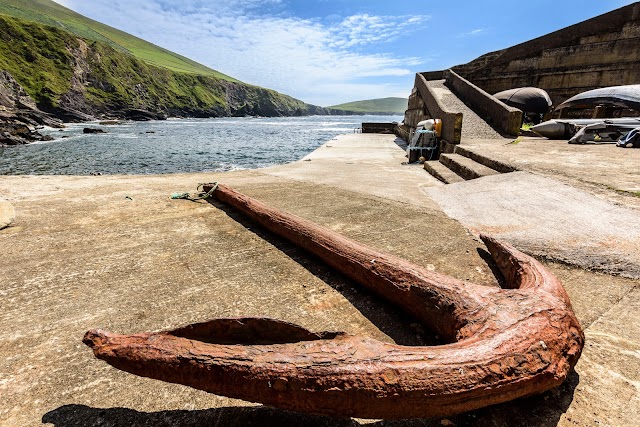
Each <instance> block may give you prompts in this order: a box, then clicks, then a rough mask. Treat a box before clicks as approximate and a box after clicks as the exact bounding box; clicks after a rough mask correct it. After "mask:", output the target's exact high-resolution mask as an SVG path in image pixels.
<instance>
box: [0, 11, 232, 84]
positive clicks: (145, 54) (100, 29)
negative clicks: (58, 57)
mask: <svg viewBox="0 0 640 427" xmlns="http://www.w3.org/2000/svg"><path fill="white" fill-rule="evenodd" d="M0 13H1V14H5V15H10V16H13V17H15V18H20V19H23V20H27V21H33V22H38V23H40V24H45V25H48V26H51V27H55V28H59V29H62V30H65V31H68V32H70V33H72V34H75V35H76V36H78V37H80V38H83V39H86V40H91V41H98V42H101V43H105V44H107V45H109V46H111V47H112V48H114V49H116V50H119V51H121V52H126V53H129V54H130V55H132V56H134V57H135V58H138V59H141V60H143V61H144V62H146V63H148V64H151V65H155V66H158V67H161V68H168V69H170V70H174V71H180V72H184V73H191V74H201V75H209V76H215V77H218V78H221V79H223V80H229V81H234V82H237V81H238V80H236V79H234V78H232V77H229V76H227V75H224V74H222V73H220V72H218V71H215V70H212V69H211V68H208V67H205V66H204V65H202V64H199V63H197V62H195V61H192V60H190V59H188V58H185V57H184V56H181V55H178V54H176V53H174V52H171V51H168V50H166V49H163V48H161V47H159V46H156V45H154V44H152V43H149V42H148V41H146V40H142V39H140V38H138V37H135V36H133V35H131V34H127V33H125V32H123V31H120V30H117V29H115V28H112V27H109V26H108V25H105V24H102V23H100V22H97V21H94V20H93V19H89V18H87V17H85V16H82V15H80V14H78V13H76V12H74V11H72V10H70V9H67V8H66V7H64V6H62V5H60V4H58V3H56V2H54V1H51V0H0Z"/></svg>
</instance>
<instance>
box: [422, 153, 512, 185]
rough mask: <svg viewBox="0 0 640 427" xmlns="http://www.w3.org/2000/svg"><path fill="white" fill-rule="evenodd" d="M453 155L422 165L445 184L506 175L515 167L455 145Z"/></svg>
mask: <svg viewBox="0 0 640 427" xmlns="http://www.w3.org/2000/svg"><path fill="white" fill-rule="evenodd" d="M453 148H454V150H453V151H454V152H453V153H442V154H440V159H439V160H438V161H429V162H425V163H424V169H425V170H426V171H427V172H429V173H430V174H431V175H433V176H434V177H435V178H437V179H439V180H440V181H442V182H444V183H445V184H453V183H456V182H462V181H465V180H470V179H476V178H482V177H483V176H490V175H496V174H499V173H508V172H513V171H515V170H516V168H515V167H513V166H511V165H508V164H506V163H502V162H500V161H497V160H494V159H491V158H489V157H486V156H483V155H481V154H478V153H474V152H473V151H471V150H469V149H467V148H465V147H461V146H459V145H456V146H455V147H453Z"/></svg>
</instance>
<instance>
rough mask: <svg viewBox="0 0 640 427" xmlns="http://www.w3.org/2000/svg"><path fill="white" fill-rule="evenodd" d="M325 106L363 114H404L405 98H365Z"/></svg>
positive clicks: (405, 107)
mask: <svg viewBox="0 0 640 427" xmlns="http://www.w3.org/2000/svg"><path fill="white" fill-rule="evenodd" d="M326 108H329V109H332V110H342V111H353V112H355V113H363V114H404V112H405V110H406V109H407V98H393V97H392V98H379V99H367V100H365V101H354V102H348V103H346V104H339V105H332V106H330V107H326Z"/></svg>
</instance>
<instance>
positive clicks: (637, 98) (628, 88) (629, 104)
mask: <svg viewBox="0 0 640 427" xmlns="http://www.w3.org/2000/svg"><path fill="white" fill-rule="evenodd" d="M598 105H610V106H615V107H621V108H629V109H631V110H638V111H640V84H637V85H624V86H609V87H603V88H600V89H593V90H588V91H586V92H582V93H579V94H577V95H576V96H572V97H571V98H569V99H567V100H566V101H564V102H563V103H562V104H560V105H558V109H562V108H594V107H597V106H598Z"/></svg>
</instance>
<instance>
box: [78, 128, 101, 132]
mask: <svg viewBox="0 0 640 427" xmlns="http://www.w3.org/2000/svg"><path fill="white" fill-rule="evenodd" d="M82 133H106V132H105V131H104V130H102V129H100V128H84V129H82Z"/></svg>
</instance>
